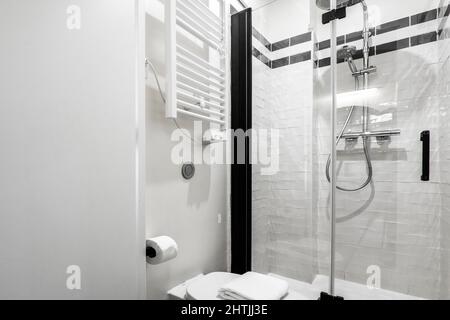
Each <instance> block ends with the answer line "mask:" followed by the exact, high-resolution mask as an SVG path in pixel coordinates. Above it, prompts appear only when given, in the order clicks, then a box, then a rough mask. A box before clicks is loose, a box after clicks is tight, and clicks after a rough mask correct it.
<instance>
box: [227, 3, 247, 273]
mask: <svg viewBox="0 0 450 320" xmlns="http://www.w3.org/2000/svg"><path fill="white" fill-rule="evenodd" d="M231 128H232V129H233V130H238V129H242V130H243V131H244V132H248V130H250V129H251V128H252V11H251V9H250V8H249V9H246V10H243V11H240V12H238V13H235V14H234V15H232V16H231ZM250 145H251V143H250V140H249V139H248V138H247V140H246V145H245V153H246V154H245V159H246V161H245V162H246V163H245V164H237V153H236V147H237V144H236V143H234V150H233V151H234V155H233V157H234V163H235V164H233V165H232V166H231V272H233V273H238V274H243V273H246V272H248V271H250V270H251V250H252V243H251V239H252V212H251V210H252V166H251V163H250V162H251V161H250V154H251V150H250Z"/></svg>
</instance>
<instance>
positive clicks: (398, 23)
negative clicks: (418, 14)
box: [347, 17, 409, 42]
mask: <svg viewBox="0 0 450 320" xmlns="http://www.w3.org/2000/svg"><path fill="white" fill-rule="evenodd" d="M406 27H409V17H406V18H402V19H398V20H394V21H391V22H387V23H383V24H382V25H379V26H378V27H377V28H376V34H377V35H378V34H383V33H386V32H390V31H394V30H397V29H401V28H406ZM347 42H348V41H347Z"/></svg>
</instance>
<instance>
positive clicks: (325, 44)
mask: <svg viewBox="0 0 450 320" xmlns="http://www.w3.org/2000/svg"><path fill="white" fill-rule="evenodd" d="M330 46H331V41H330V40H324V41H321V42H319V43H318V44H317V48H318V49H319V50H324V49H328V48H330Z"/></svg>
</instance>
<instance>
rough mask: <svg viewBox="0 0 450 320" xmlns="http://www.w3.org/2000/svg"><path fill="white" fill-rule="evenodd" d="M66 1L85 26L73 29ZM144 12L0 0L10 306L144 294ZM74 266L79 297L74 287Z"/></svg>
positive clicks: (111, 0) (1, 167)
mask: <svg viewBox="0 0 450 320" xmlns="http://www.w3.org/2000/svg"><path fill="white" fill-rule="evenodd" d="M69 5H78V6H79V7H80V8H81V18H82V20H81V21H82V24H81V29H80V30H77V31H69V30H68V29H67V27H66V19H67V18H68V15H67V14H66V10H67V8H68V6H69ZM137 12H138V11H137V1H122V0H96V1H92V0H73V1H67V0H58V1H54V0H40V1H27V0H3V1H1V2H0V41H1V43H2V50H0V70H1V72H0V150H1V161H0V239H1V240H0V283H1V286H0V298H1V299H138V298H143V297H144V296H145V281H144V277H145V273H144V272H145V241H144V234H143V232H142V231H141V230H142V229H141V226H142V225H143V221H142V219H143V216H142V215H141V213H142V200H143V199H142V198H140V197H139V195H140V190H139V186H140V183H141V182H142V180H141V179H140V176H139V174H140V173H143V171H142V167H141V166H140V164H139V160H142V158H143V148H142V146H143V140H142V138H143V135H142V133H143V132H142V131H143V130H142V129H143V126H142V122H140V120H141V119H142V112H143V108H141V106H142V107H143V105H142V104H141V102H142V96H141V95H139V94H137V92H139V82H138V81H137V79H138V76H143V73H142V72H140V70H142V68H138V67H137V66H138V64H137V58H138V47H139V43H138V33H137V32H138V29H137V28H138V26H139V25H138V14H137ZM142 58H143V57H139V59H140V61H141V62H142ZM137 133H138V136H139V134H141V135H140V139H139V140H136V137H137ZM140 163H141V164H142V162H140ZM70 265H78V266H80V267H81V290H79V291H77V290H75V291H70V290H68V289H67V287H66V279H67V277H68V274H66V268H67V267H68V266H70Z"/></svg>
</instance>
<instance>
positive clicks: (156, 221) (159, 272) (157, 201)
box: [146, 0, 227, 299]
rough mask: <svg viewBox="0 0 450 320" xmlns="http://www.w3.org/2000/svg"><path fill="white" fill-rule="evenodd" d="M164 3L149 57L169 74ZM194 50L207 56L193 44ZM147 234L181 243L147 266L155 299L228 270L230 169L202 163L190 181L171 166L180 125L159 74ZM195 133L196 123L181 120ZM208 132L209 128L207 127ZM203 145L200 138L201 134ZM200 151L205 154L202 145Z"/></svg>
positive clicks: (155, 16)
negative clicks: (170, 114)
mask: <svg viewBox="0 0 450 320" xmlns="http://www.w3.org/2000/svg"><path fill="white" fill-rule="evenodd" d="M163 2H164V1H160V0H147V15H146V24H147V49H146V51H147V56H148V57H149V58H150V59H151V60H152V62H153V63H154V64H155V66H156V68H157V69H158V73H159V76H160V77H161V80H162V84H164V72H165V42H164V41H165V40H164V34H165V33H164V32H165V31H164V30H165V29H164V28H165V27H164V6H163ZM190 46H191V49H192V50H197V51H198V52H199V53H201V52H202V49H201V48H196V47H195V45H193V44H190ZM147 99H148V102H147V153H148V157H147V162H146V164H147V188H146V193H147V195H146V200H147V204H148V207H147V236H148V237H155V236H159V235H168V236H171V237H172V238H173V239H175V241H177V243H178V245H179V255H178V257H177V258H176V259H175V260H173V261H170V262H168V263H165V264H163V265H160V266H150V265H148V266H147V278H148V282H147V287H148V290H147V293H148V298H149V299H165V298H167V295H166V293H167V291H168V290H169V289H171V288H172V287H174V286H176V285H178V284H181V283H183V282H184V281H186V280H188V279H190V278H192V277H194V276H197V275H198V274H200V273H209V272H213V271H226V269H227V232H226V231H227V199H226V198H227V196H226V195H227V168H226V166H221V165H214V166H208V165H199V166H197V168H196V169H197V171H196V175H195V177H194V178H193V179H192V180H191V181H185V180H184V179H183V178H182V176H181V167H180V166H179V165H175V164H173V163H172V162H171V158H170V156H171V151H172V148H173V147H174V146H175V145H176V143H175V142H172V141H171V140H170V137H171V134H172V132H173V131H174V130H175V129H176V126H175V125H174V123H173V122H172V121H171V120H167V119H166V118H165V109H164V108H165V107H164V104H163V103H162V101H161V98H160V96H159V93H158V91H157V89H156V84H155V81H154V79H153V74H151V73H150V74H149V76H148V81H147ZM179 124H180V126H181V127H182V128H185V129H188V130H190V131H191V132H193V130H192V129H193V120H192V119H189V118H184V117H183V116H181V117H180V119H179ZM205 129H206V125H205ZM194 139H195V140H196V141H201V137H200V136H195V137H194ZM195 148H196V150H197V151H201V150H202V146H201V145H199V144H198V143H197V144H196V145H195Z"/></svg>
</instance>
